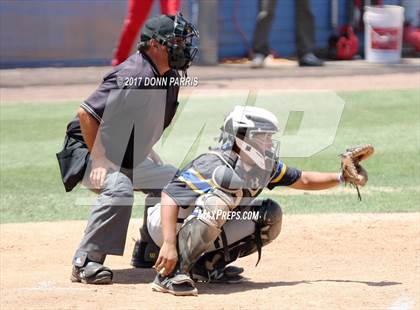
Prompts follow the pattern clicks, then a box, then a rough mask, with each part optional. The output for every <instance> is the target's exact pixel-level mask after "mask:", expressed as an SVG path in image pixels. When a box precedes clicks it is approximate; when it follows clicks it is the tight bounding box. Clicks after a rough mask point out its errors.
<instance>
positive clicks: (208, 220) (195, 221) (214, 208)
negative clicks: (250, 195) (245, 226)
mask: <svg viewBox="0 0 420 310" xmlns="http://www.w3.org/2000/svg"><path fill="white" fill-rule="evenodd" d="M230 205H231V202H230V201H226V197H225V196H224V195H223V194H222V193H217V192H213V193H209V194H205V195H202V196H200V197H199V198H198V199H197V207H196V208H195V209H194V211H193V213H192V214H191V215H190V216H189V217H188V218H186V219H185V222H184V224H183V225H182V227H181V229H180V231H179V233H178V254H179V260H178V266H177V271H176V273H182V274H188V273H189V272H190V270H191V268H192V266H193V265H194V263H195V262H196V261H197V260H198V258H199V257H200V256H201V255H202V254H203V253H204V252H205V251H206V250H207V249H208V248H209V247H210V246H211V245H212V244H213V242H214V241H215V240H216V238H217V236H218V235H219V234H220V232H221V227H222V226H223V224H224V223H225V222H226V218H227V217H223V215H222V213H224V214H226V215H227V212H228V211H229V206H230Z"/></svg>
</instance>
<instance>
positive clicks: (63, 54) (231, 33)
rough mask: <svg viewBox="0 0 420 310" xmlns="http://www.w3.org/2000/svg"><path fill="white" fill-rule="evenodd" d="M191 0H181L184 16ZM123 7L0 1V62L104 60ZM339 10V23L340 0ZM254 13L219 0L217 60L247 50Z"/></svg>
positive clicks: (115, 0)
mask: <svg viewBox="0 0 420 310" xmlns="http://www.w3.org/2000/svg"><path fill="white" fill-rule="evenodd" d="M140 1H141V0H140ZM195 1H196V0H184V1H183V4H182V8H183V10H185V11H186V12H187V15H188V14H191V11H192V9H191V6H192V5H193V4H194V2H195ZM206 1H217V0H206ZM293 1H294V0H278V1H277V2H278V3H277V7H276V19H275V21H274V24H273V29H272V31H271V34H270V46H271V48H272V50H273V52H275V53H276V54H277V55H279V56H284V57H287V56H292V55H293V54H294V53H295V44H294V4H293ZM296 1H299V0H296ZM155 2H159V1H155ZM195 3H196V2H195ZM384 3H388V4H396V3H398V1H397V0H388V1H384ZM311 7H312V11H313V13H314V15H315V19H316V38H317V47H324V46H325V45H326V42H327V40H328V36H329V35H330V34H331V31H332V30H331V26H330V1H328V0H312V1H311ZM126 10H127V2H126V1H125V0H90V1H86V0H55V1H52V0H1V1H0V67H2V68H6V67H34V66H57V65H58V66H69V65H70V66H72V65H98V64H109V63H110V60H111V57H112V51H113V49H114V47H115V45H116V42H117V40H118V37H119V34H120V31H121V27H122V24H123V21H124V18H125V15H126ZM157 12H158V7H157V5H156V4H155V7H154V9H153V10H152V14H156V13H157ZM339 12H340V17H339V21H340V23H343V22H344V20H345V0H339ZM256 15H257V0H219V20H218V21H217V22H218V25H219V46H218V48H219V59H223V58H228V57H243V56H246V55H247V49H248V47H249V45H250V44H251V41H252V36H253V30H254V26H255V18H256ZM215 22H216V21H215Z"/></svg>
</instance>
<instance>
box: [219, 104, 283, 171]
mask: <svg viewBox="0 0 420 310" xmlns="http://www.w3.org/2000/svg"><path fill="white" fill-rule="evenodd" d="M221 131H222V133H221V136H220V141H222V145H223V147H222V148H224V149H227V148H231V149H232V150H233V151H235V152H236V153H238V154H241V153H242V154H245V155H246V156H247V157H248V158H250V159H251V160H252V161H253V162H254V163H255V164H256V165H257V166H258V167H260V168H261V169H264V170H270V169H272V166H273V162H274V161H275V160H277V159H278V152H279V145H280V144H279V142H278V141H275V140H272V138H271V136H272V135H273V134H275V133H277V132H278V121H277V117H276V116H275V115H274V114H273V113H271V112H270V111H267V110H265V109H262V108H258V107H251V106H236V107H235V108H234V109H233V111H232V112H230V113H229V115H228V116H227V117H226V118H225V120H224V123H223V126H222V128H221ZM260 137H264V139H266V140H265V141H262V143H261V139H260ZM267 143H268V144H267Z"/></svg>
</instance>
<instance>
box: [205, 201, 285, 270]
mask: <svg viewBox="0 0 420 310" xmlns="http://www.w3.org/2000/svg"><path fill="white" fill-rule="evenodd" d="M251 208H252V210H253V211H256V212H258V215H259V216H258V220H257V221H256V223H255V233H254V234H252V235H250V236H247V237H245V238H243V239H241V240H239V241H237V242H235V243H233V244H231V245H227V244H223V249H220V250H216V251H213V252H209V253H206V254H204V255H203V256H202V257H201V258H200V263H201V264H203V265H205V266H206V268H207V269H209V270H213V269H214V268H216V269H221V268H224V267H225V266H226V265H228V264H230V263H232V262H234V261H235V260H236V259H238V258H239V257H244V256H248V255H250V254H252V253H255V252H258V261H257V264H258V262H259V261H260V258H261V249H262V247H263V246H265V245H267V244H269V243H270V242H271V241H273V240H274V239H276V238H277V236H278V235H279V234H280V231H281V225H282V218H283V212H282V210H281V207H280V205H279V204H278V203H277V202H275V201H274V200H271V199H264V200H261V199H255V200H254V201H253V202H252V204H251ZM223 240H226V238H222V241H223ZM225 242H226V241H223V243H225ZM222 254H223V255H222Z"/></svg>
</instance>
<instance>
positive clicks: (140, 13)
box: [112, 0, 172, 66]
mask: <svg viewBox="0 0 420 310" xmlns="http://www.w3.org/2000/svg"><path fill="white" fill-rule="evenodd" d="M162 1H163V0H162ZM168 2H172V0H171V1H168ZM152 4H153V0H129V1H128V14H127V17H126V19H125V22H124V27H123V31H122V33H121V36H120V40H119V42H118V45H117V47H116V49H115V52H114V58H113V60H112V65H113V66H117V65H119V64H120V63H122V62H123V61H124V60H126V59H127V57H128V55H129V53H130V51H131V47H132V46H133V42H134V40H135V39H136V37H137V35H138V33H139V30H140V28H141V26H142V25H143V24H144V22H145V21H146V19H147V17H148V15H149V13H150V10H151V8H152Z"/></svg>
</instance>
